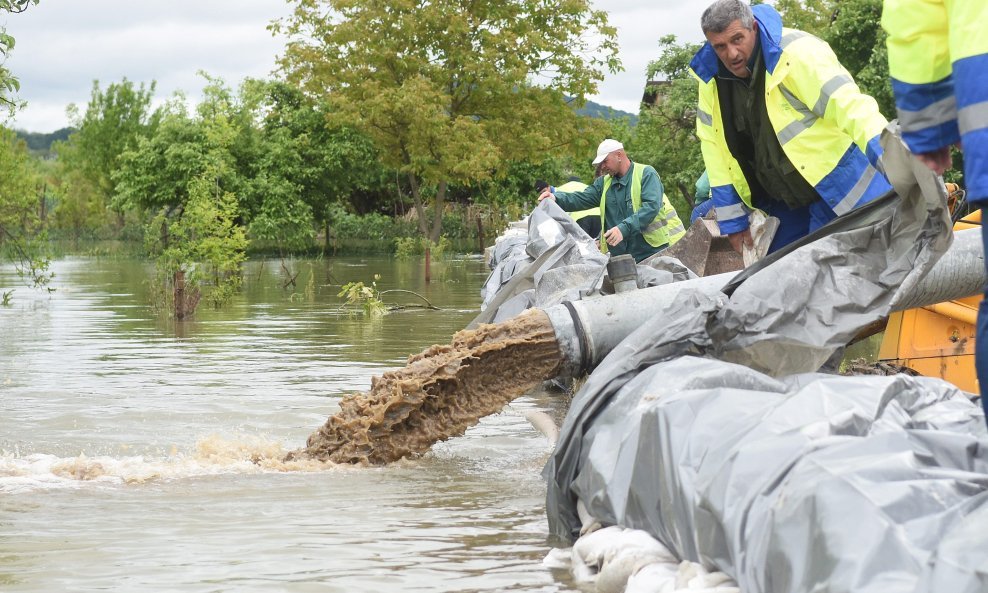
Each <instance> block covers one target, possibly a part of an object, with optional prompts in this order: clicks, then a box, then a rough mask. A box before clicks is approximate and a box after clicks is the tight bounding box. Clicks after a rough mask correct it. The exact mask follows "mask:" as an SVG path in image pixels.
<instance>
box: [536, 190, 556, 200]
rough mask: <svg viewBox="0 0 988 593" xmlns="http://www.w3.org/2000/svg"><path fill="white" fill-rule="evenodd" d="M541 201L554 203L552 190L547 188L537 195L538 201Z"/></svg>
mask: <svg viewBox="0 0 988 593" xmlns="http://www.w3.org/2000/svg"><path fill="white" fill-rule="evenodd" d="M542 200H552V201H553V202H555V201H556V196H554V195H552V190H551V189H549V188H548V187H547V188H545V189H544V190H542V193H540V194H539V201H540V202H541V201H542Z"/></svg>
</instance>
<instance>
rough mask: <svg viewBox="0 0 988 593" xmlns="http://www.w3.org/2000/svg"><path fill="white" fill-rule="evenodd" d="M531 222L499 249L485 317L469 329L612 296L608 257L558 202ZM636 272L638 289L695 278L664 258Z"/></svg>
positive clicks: (542, 207)
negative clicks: (530, 311) (529, 311)
mask: <svg viewBox="0 0 988 593" xmlns="http://www.w3.org/2000/svg"><path fill="white" fill-rule="evenodd" d="M526 222H527V225H525V226H527V231H526V230H522V228H520V226H515V227H513V228H510V229H509V230H508V231H507V232H506V233H505V234H504V235H502V236H501V237H499V238H498V241H497V243H495V245H494V248H493V249H492V251H491V254H490V258H489V265H490V267H491V274H490V275H489V276H488V277H487V280H486V282H485V283H484V288H483V289H482V290H481V297H482V298H483V302H482V303H481V306H480V309H481V314H480V315H478V316H477V317H476V318H475V319H474V320H473V321H472V322H471V323H470V324H469V325H468V326H467V327H469V328H472V327H476V326H477V325H478V324H480V323H497V322H500V321H504V320H506V319H510V318H511V317H514V316H515V315H517V314H519V313H521V312H522V311H524V310H525V309H529V308H531V307H540V308H545V307H550V306H552V305H557V304H559V303H561V302H564V301H575V300H580V299H583V298H587V297H590V296H596V295H600V294H613V292H614V291H613V288H612V287H611V285H610V282H609V280H608V278H607V273H606V268H605V266H606V265H607V261H608V256H607V255H605V254H602V253H601V252H600V250H599V249H598V248H597V245H596V241H595V240H594V239H592V238H591V237H590V236H589V235H587V234H586V233H585V232H584V231H583V229H582V228H580V225H578V224H576V223H575V222H574V221H573V219H572V218H570V216H569V214H567V213H566V212H563V210H562V209H561V208H560V207H559V206H558V205H556V203H555V202H553V201H551V200H544V201H543V202H541V203H540V204H539V205H538V207H537V208H535V210H533V211H532V213H531V214H530V215H529V216H528V218H527V220H526ZM637 271H638V287H639V288H645V287H648V286H659V285H662V284H668V283H670V282H678V281H680V280H687V279H689V278H696V274H694V273H693V272H691V271H690V270H689V269H688V268H687V267H686V266H684V265H682V264H681V263H680V262H679V260H677V259H672V258H669V257H662V256H655V257H653V258H651V259H650V261H649V262H648V263H647V264H638V266H637Z"/></svg>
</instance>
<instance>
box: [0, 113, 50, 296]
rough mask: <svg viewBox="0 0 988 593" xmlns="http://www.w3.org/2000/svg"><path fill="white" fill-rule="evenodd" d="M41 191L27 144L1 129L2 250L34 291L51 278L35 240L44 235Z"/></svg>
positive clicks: (35, 164)
mask: <svg viewBox="0 0 988 593" xmlns="http://www.w3.org/2000/svg"><path fill="white" fill-rule="evenodd" d="M40 190H41V175H40V173H39V171H38V169H37V162H36V161H35V159H33V158H32V157H31V155H30V153H29V152H28V149H27V144H26V143H25V142H24V141H23V140H21V139H19V138H18V137H17V135H16V134H15V133H14V132H12V131H11V130H8V129H7V128H2V127H0V246H7V247H8V248H9V250H10V251H11V253H12V259H13V262H14V265H15V266H16V268H17V272H18V275H20V276H21V277H22V278H24V279H25V280H26V281H27V282H28V283H29V284H30V285H32V286H35V287H42V286H45V285H47V284H48V282H49V281H50V280H51V278H52V274H51V273H49V272H48V266H49V263H50V262H49V260H48V258H47V257H46V256H44V255H43V254H42V245H41V242H40V241H36V240H35V239H36V238H37V235H38V233H40V232H41V231H43V225H42V221H41V217H40V211H41V205H40V203H39V196H40V199H43V196H41V195H40Z"/></svg>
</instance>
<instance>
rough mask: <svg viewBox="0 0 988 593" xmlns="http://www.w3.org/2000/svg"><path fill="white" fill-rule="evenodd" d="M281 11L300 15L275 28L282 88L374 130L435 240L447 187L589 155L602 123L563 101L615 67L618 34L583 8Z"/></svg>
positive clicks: (581, 3)
mask: <svg viewBox="0 0 988 593" xmlns="http://www.w3.org/2000/svg"><path fill="white" fill-rule="evenodd" d="M289 2H290V3H291V4H294V5H295V10H294V13H293V14H292V16H291V17H288V18H287V19H285V20H284V21H282V22H279V23H276V24H275V25H274V26H273V28H274V29H275V30H276V31H278V32H284V33H287V34H288V35H289V37H290V41H289V43H288V47H287V50H286V54H285V56H284V58H283V60H282V67H283V68H284V69H285V70H286V71H287V73H288V77H289V80H290V81H292V82H294V83H296V84H298V85H300V87H301V88H303V89H304V90H305V91H306V92H307V93H310V94H312V95H314V96H318V97H325V99H326V101H327V102H328V104H329V105H330V107H331V109H330V111H329V112H328V116H329V117H331V118H333V119H334V120H335V121H338V122H340V123H343V124H347V125H352V126H355V127H356V128H358V129H360V130H362V131H364V132H366V133H368V134H369V135H371V137H372V138H373V139H374V140H375V143H376V144H377V146H378V147H379V149H380V155H381V159H382V161H383V164H384V165H385V166H388V167H391V168H393V169H396V170H398V171H399V172H400V173H401V174H402V175H403V176H405V177H406V179H407V182H408V185H409V187H410V190H411V196H412V200H413V202H414V205H415V210H416V212H417V214H418V220H419V230H420V231H421V232H422V234H423V236H425V237H427V238H428V239H429V240H430V241H432V242H436V241H438V239H439V236H440V234H441V232H442V210H443V206H444V202H445V199H446V191H447V188H448V187H449V185H450V184H451V183H457V184H465V185H469V184H473V183H476V182H479V181H483V180H485V179H488V178H490V177H491V176H496V175H498V174H500V173H501V171H502V169H503V168H504V166H505V164H506V163H508V162H510V161H524V160H530V161H535V162H538V161H540V160H543V159H544V158H546V157H548V156H550V155H552V154H555V153H560V152H570V153H572V152H579V153H582V155H583V156H584V157H585V155H586V154H587V153H589V151H590V149H591V147H592V143H593V142H594V140H595V139H596V138H594V136H595V135H596V134H595V132H597V129H596V128H594V126H597V125H598V124H599V122H593V121H590V120H588V119H587V118H581V117H580V116H578V115H576V114H575V112H574V111H573V109H572V107H571V106H570V105H569V104H568V103H567V102H566V99H565V97H567V96H569V97H575V98H576V101H577V102H578V103H579V102H582V101H583V100H584V97H586V96H587V95H589V94H592V93H594V92H595V91H596V88H597V83H598V82H599V81H600V80H602V79H603V71H602V70H603V69H604V68H607V69H609V70H610V71H612V72H613V71H616V70H617V69H618V68H619V67H620V62H619V60H618V57H617V43H616V39H615V29H614V28H613V27H611V26H610V25H608V24H607V16H606V14H605V13H604V12H603V11H599V10H594V9H593V8H592V7H591V5H590V2H589V1H588V0H564V1H563V2H552V3H547V2H541V1H539V0H471V1H464V0H436V1H429V2H423V1H417V0H398V1H395V0H366V1H361V2H352V1H350V0H289ZM590 133H593V135H590ZM353 166H356V167H374V166H377V165H376V164H375V163H370V162H364V163H354V164H353ZM430 218H431V220H430Z"/></svg>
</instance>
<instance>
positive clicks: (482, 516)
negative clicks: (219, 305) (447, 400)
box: [0, 257, 578, 593]
mask: <svg viewBox="0 0 988 593" xmlns="http://www.w3.org/2000/svg"><path fill="white" fill-rule="evenodd" d="M288 265H289V267H290V268H291V269H292V270H293V271H294V272H298V275H297V279H296V280H297V285H296V286H288V287H287V288H285V287H284V284H285V281H286V277H285V274H284V273H283V272H282V271H281V268H280V265H279V263H278V262H277V261H267V262H263V263H262V262H257V261H252V262H250V263H249V265H248V268H247V276H246V285H245V290H244V292H243V294H241V295H239V296H238V297H237V298H236V300H235V301H234V302H233V303H232V305H231V306H230V307H229V308H226V309H222V310H218V311H217V310H213V309H210V308H208V307H206V308H203V309H201V311H200V313H199V314H197V316H196V318H195V319H193V320H190V321H188V322H183V323H179V324H176V323H173V322H169V321H162V320H161V319H159V318H157V317H155V316H154V315H153V314H151V313H150V312H149V311H148V308H147V295H146V292H147V282H146V280H147V278H148V274H149V271H150V270H149V267H148V266H147V265H146V264H145V263H144V262H140V261H136V260H126V259H119V258H106V257H88V258H87V257H75V258H67V259H60V260H57V261H56V262H54V271H55V273H56V277H55V285H56V288H57V290H56V291H55V292H54V293H53V294H51V295H48V294H47V293H38V292H35V291H31V290H30V289H28V288H25V287H22V286H21V285H20V284H19V283H18V280H17V277H16V274H15V272H14V270H13V269H11V268H10V267H7V266H3V265H0V292H5V291H7V290H14V292H13V294H12V301H11V304H10V306H8V307H0V526H2V529H0V558H3V562H0V591H3V592H4V593H33V592H37V591H73V592H97V591H127V592H128V593H159V592H161V591H176V592H182V593H185V592H196V593H198V592H202V593H207V592H215V591H238V592H240V591H244V592H252V591H257V592H265V593H267V592H270V591H279V592H300V593H303V592H307V591H321V592H335V591H341V592H343V591H345V592H347V593H353V592H363V591H367V592H380V591H391V590H403V591H416V592H428V593H431V592H438V591H539V592H573V591H577V590H578V589H577V587H576V586H575V584H573V582H572V580H571V577H570V575H569V574H568V573H567V572H566V571H557V570H553V569H549V568H546V567H545V566H544V565H543V564H542V560H543V559H544V558H545V556H546V554H547V553H548V551H549V546H548V543H547V536H548V528H547V524H546V517H545V483H544V481H543V480H542V478H541V476H540V472H541V470H542V468H543V466H544V464H545V462H546V460H547V458H548V455H549V454H550V452H551V445H550V444H549V442H548V440H547V439H546V438H545V437H544V436H543V435H542V434H541V433H540V432H538V431H537V430H535V429H534V428H533V427H532V425H531V423H530V422H529V421H528V420H526V418H525V416H524V415H525V414H528V413H529V412H531V411H538V412H544V413H547V414H549V415H550V416H552V417H553V418H554V419H555V421H556V423H557V424H559V423H561V421H562V419H563V417H564V416H565V412H566V405H567V403H568V402H567V401H566V398H564V397H561V394H559V393H556V392H546V391H543V390H541V389H535V390H534V391H532V392H529V393H527V394H524V395H521V396H520V397H518V398H516V399H514V401H512V403H511V404H510V406H509V407H507V408H504V409H502V410H497V411H496V413H494V414H491V415H489V416H485V417H483V418H481V419H480V420H479V421H478V422H477V423H476V424H474V425H472V426H470V427H469V428H467V429H466V430H465V432H463V433H462V435H461V436H457V437H454V438H449V439H447V440H445V441H437V442H436V443H435V444H433V445H431V446H430V447H428V450H427V451H426V452H425V453H415V454H412V455H409V456H407V457H404V458H402V459H400V460H398V461H395V462H392V463H388V464H386V465H379V466H374V465H372V466H365V465H361V464H357V465H353V464H350V463H344V464H336V463H332V462H330V461H320V460H317V459H306V460H296V461H292V462H285V461H284V458H285V456H286V455H287V453H288V452H290V451H296V450H299V449H305V447H306V439H307V438H308V437H309V436H310V435H312V433H313V431H315V430H317V429H318V428H319V427H320V426H321V425H323V424H324V423H325V422H326V420H327V418H328V417H331V416H335V415H336V414H337V413H338V412H340V411H341V410H342V409H343V407H344V405H343V401H344V400H345V399H347V398H349V397H351V395H350V394H354V393H362V392H366V391H367V390H368V389H369V387H370V386H371V382H372V381H374V380H375V379H374V378H375V377H382V379H379V381H380V380H383V377H385V376H389V373H392V372H399V373H400V371H401V369H402V368H403V367H405V366H406V363H407V362H408V358H409V355H410V354H412V353H417V352H423V351H429V350H431V348H430V346H431V345H433V344H451V339H452V338H453V336H454V334H456V332H457V331H458V330H461V329H462V328H464V327H465V326H466V325H467V323H469V321H470V320H471V319H473V318H474V317H475V316H476V315H477V313H478V312H479V311H478V305H479V302H480V298H479V291H480V288H481V286H482V285H483V282H484V279H485V278H486V276H487V274H488V270H487V269H486V267H485V266H484V264H483V261H481V260H480V258H458V259H455V260H453V261H450V262H437V266H436V267H434V269H433V273H434V278H435V281H434V282H432V283H431V284H428V285H426V284H424V283H423V282H422V281H421V262H419V261H415V260H409V261H396V260H394V259H393V258H361V257H348V258H327V259H325V260H296V261H292V262H288ZM375 276H378V277H379V278H378V279H377V285H378V288H379V289H381V290H387V289H390V288H402V289H408V290H414V291H416V292H418V293H420V294H421V295H423V296H425V297H426V298H428V299H429V300H430V301H431V302H432V303H434V304H435V305H437V306H439V307H441V308H442V311H427V310H420V309H406V310H402V311H397V312H394V313H392V314H390V315H386V316H384V317H382V318H379V319H367V318H364V317H362V316H360V315H356V316H350V315H348V314H347V313H346V312H343V311H340V310H339V302H340V299H338V298H337V297H336V293H337V292H339V290H340V284H341V283H345V282H349V281H363V282H365V283H368V282H370V281H371V280H372V279H374V278H375ZM415 301H416V299H414V298H410V299H409V300H408V301H405V302H408V303H414V302H415ZM536 333H538V332H536ZM451 347H452V346H451ZM454 348H455V347H454ZM440 350H441V349H440ZM527 352H528V355H532V356H544V357H548V358H551V355H550V354H549V353H548V352H545V351H544V350H543V349H542V346H538V348H537V349H535V350H528V351H527ZM533 353H536V354H533ZM538 353H541V354H538ZM483 356H484V357H487V358H490V359H491V360H492V362H494V363H495V364H497V365H501V364H503V363H504V361H502V360H500V359H498V358H497V357H498V356H500V354H499V353H497V352H490V353H486V352H485V353H483ZM548 358H547V359H546V360H548ZM485 359H486V358H485ZM436 360H439V359H436ZM423 362H424V361H423ZM426 364H432V363H426ZM456 364H459V365H460V366H462V367H465V368H464V369H460V373H461V375H462V378H458V379H455V380H454V379H452V378H451V377H449V378H442V379H440V380H437V381H436V382H435V384H434V385H433V386H432V387H428V386H426V387H424V389H425V390H430V389H436V390H439V391H442V389H443V388H445V386H448V385H452V383H450V381H453V382H455V381H463V382H483V383H485V384H487V382H488V381H490V383H489V385H491V386H494V385H496V382H497V381H505V380H507V378H508V377H509V376H510V375H511V374H512V373H515V372H516V371H515V370H512V368H511V367H508V366H498V367H496V368H499V369H501V371H500V372H499V373H496V374H494V375H493V376H490V375H489V374H487V373H484V374H481V373H479V369H480V368H481V367H480V366H479V365H478V364H476V361H475V360H473V359H472V358H470V357H467V358H466V359H464V360H463V361H462V362H459V363H456ZM547 364H548V362H547ZM468 369H469V370H470V372H469V373H466V374H465V375H464V374H463V371H464V370H468ZM444 373H446V370H445V367H436V377H444ZM471 373H473V374H472V375H471ZM511 378H512V382H513V380H514V379H515V377H511ZM423 384H424V383H423ZM430 393H431V392H430ZM428 397H432V396H431V395H430V396H428ZM503 397H505V398H509V397H510V396H503ZM349 405H350V404H349V403H348V404H347V407H348V406H349ZM493 405H494V404H493V403H492V406H493ZM413 416H414V414H409V418H411V417H413ZM454 432H455V431H449V434H454ZM396 446H397V444H396ZM401 446H402V447H408V446H409V445H401ZM389 456H390V455H389Z"/></svg>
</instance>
